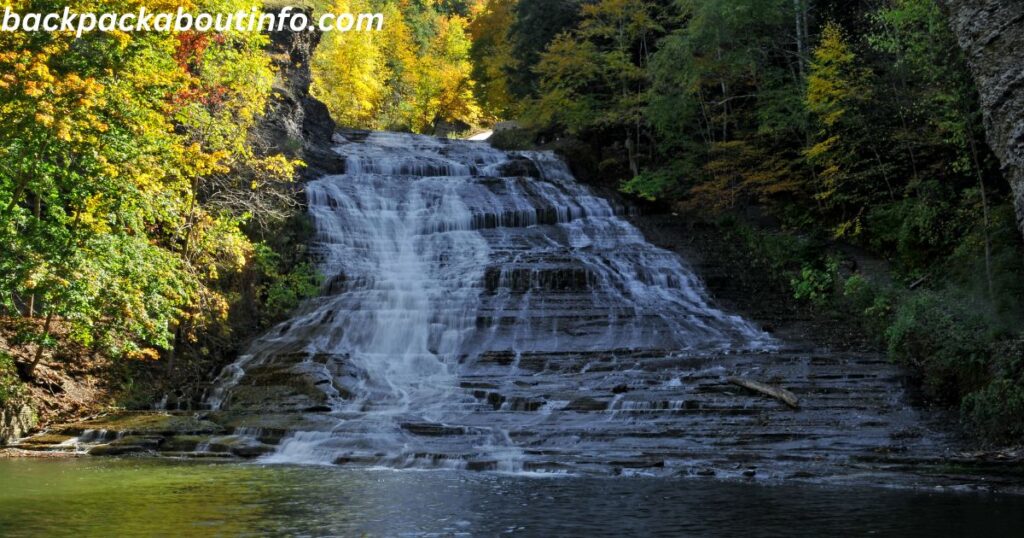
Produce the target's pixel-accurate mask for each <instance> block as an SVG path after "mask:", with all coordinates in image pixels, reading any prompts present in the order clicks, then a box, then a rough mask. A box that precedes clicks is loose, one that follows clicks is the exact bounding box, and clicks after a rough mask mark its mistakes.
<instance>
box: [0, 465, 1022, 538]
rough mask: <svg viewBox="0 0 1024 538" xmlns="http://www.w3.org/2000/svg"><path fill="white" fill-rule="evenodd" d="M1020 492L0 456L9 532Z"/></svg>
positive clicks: (859, 527) (882, 531) (685, 520)
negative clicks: (18, 458) (33, 459)
mask: <svg viewBox="0 0 1024 538" xmlns="http://www.w3.org/2000/svg"><path fill="white" fill-rule="evenodd" d="M1022 531H1024V498H1020V497H1013V496H999V495H992V494H976V493H950V492H936V491H911V490H893V489H871V488H852V489H851V488H845V487H835V486H809V485H784V486H765V485H758V484H753V483H738V482H717V481H711V480H707V481H705V480H677V479H665V478H642V477H631V478H624V477H619V478H582V477H564V476H563V477H523V476H505V475H498V474H482V473H461V472H442V471H402V472H399V471H383V470H382V471H373V470H363V471H354V470H349V469H342V468H333V467H292V466H260V465H226V464H199V463H175V462H161V461H149V460H99V459H79V460H60V461H16V460H8V461H3V460H0V535H3V536H52V535H77V536H138V535H145V536H153V535H181V536H237V535H263V534H277V535H282V534H283V535H293V536H353V535H354V536H495V535H505V534H508V535H516V536H564V535H583V536H637V535H640V536H737V535H757V536H794V535H808V536H823V535H829V534H831V535H841V536H852V535H867V534H877V535H895V534H898V535H918V536H948V535H954V536H957V535H972V536H1020V535H1021V532H1022Z"/></svg>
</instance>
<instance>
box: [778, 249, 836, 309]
mask: <svg viewBox="0 0 1024 538" xmlns="http://www.w3.org/2000/svg"><path fill="white" fill-rule="evenodd" d="M838 279H839V261H838V260H836V259H835V258H833V257H828V258H826V259H825V263H824V266H823V267H816V266H814V265H810V264H807V265H804V266H803V268H801V269H800V274H799V275H797V276H796V277H794V278H792V279H791V280H790V285H791V286H793V296H794V297H795V298H796V299H799V300H801V301H810V302H812V303H814V304H816V305H818V306H824V305H825V304H826V303H828V302H829V301H830V300H831V299H832V297H833V296H834V295H835V291H836V284H837V281H838Z"/></svg>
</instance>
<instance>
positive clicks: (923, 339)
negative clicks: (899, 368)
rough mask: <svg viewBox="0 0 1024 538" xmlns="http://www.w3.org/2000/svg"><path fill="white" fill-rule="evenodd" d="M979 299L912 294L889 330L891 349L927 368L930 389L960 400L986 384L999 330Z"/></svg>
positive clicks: (939, 397)
mask: <svg viewBox="0 0 1024 538" xmlns="http://www.w3.org/2000/svg"><path fill="white" fill-rule="evenodd" d="M978 312H979V310H978V307H977V305H972V304H970V303H969V302H966V301H964V300H963V298H959V297H954V296H950V295H946V294H941V293H937V292H932V291H922V292H918V293H915V294H912V295H911V296H909V297H908V298H907V300H905V301H904V302H903V303H902V304H900V305H899V307H898V308H897V309H896V312H895V317H894V320H893V323H892V325H891V326H890V327H889V328H888V330H887V331H886V340H887V341H888V346H889V353H890V355H891V356H892V358H893V359H894V360H896V361H898V362H900V363H901V364H904V365H906V366H909V367H911V368H913V369H914V370H915V371H918V372H920V373H921V375H922V377H923V381H924V388H925V392H926V394H927V395H928V396H929V397H930V398H932V399H933V400H935V401H938V402H943V403H954V404H955V403H958V402H959V401H960V400H961V399H962V398H963V397H964V396H966V395H967V394H969V393H970V392H972V391H973V390H976V389H977V388H979V387H981V386H983V384H984V382H985V379H986V378H987V376H988V371H987V368H988V359H989V349H988V346H989V343H990V342H991V341H992V338H993V334H992V329H991V328H990V325H989V323H987V320H986V319H985V318H984V317H983V316H982V315H981V314H979V313H978Z"/></svg>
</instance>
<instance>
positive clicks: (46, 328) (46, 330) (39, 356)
mask: <svg viewBox="0 0 1024 538" xmlns="http://www.w3.org/2000/svg"><path fill="white" fill-rule="evenodd" d="M52 322H53V310H51V311H50V312H49V313H47V314H46V321H44V322H43V337H42V340H40V342H39V344H38V345H37V346H36V355H35V357H34V358H33V359H32V364H30V365H28V370H27V371H26V372H25V375H26V376H27V377H28V378H29V379H31V378H32V376H34V375H35V373H36V367H37V366H39V363H40V362H42V361H43V351H44V350H45V349H46V347H45V346H44V345H43V344H44V342H45V341H46V339H47V338H49V337H50V324H51V323H52Z"/></svg>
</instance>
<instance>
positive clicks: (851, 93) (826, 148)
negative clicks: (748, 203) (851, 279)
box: [806, 24, 891, 236]
mask: <svg viewBox="0 0 1024 538" xmlns="http://www.w3.org/2000/svg"><path fill="white" fill-rule="evenodd" d="M868 77H869V73H868V72H867V71H866V70H865V69H864V68H862V67H861V66H860V65H859V64H858V62H857V56H856V54H854V52H853V51H852V50H851V48H850V46H849V45H848V44H847V42H846V38H845V37H844V36H843V33H842V30H841V29H840V28H839V26H837V25H835V24H828V25H826V26H825V29H824V30H823V31H822V34H821V41H820V43H819V44H818V47H817V48H815V50H814V57H813V60H812V61H811V65H810V74H809V75H808V78H807V98H806V103H807V109H808V110H809V111H810V112H811V114H812V115H813V116H814V117H815V119H816V120H817V122H818V124H819V126H820V132H819V134H818V137H817V141H816V142H815V143H814V144H813V145H812V146H811V147H809V148H808V149H807V152H806V155H807V159H808V161H810V162H811V163H812V164H814V165H815V166H816V167H817V172H818V178H819V181H820V187H819V191H818V193H817V195H816V198H817V199H818V200H819V201H821V202H822V203H824V204H825V205H826V207H828V208H829V209H833V210H836V211H838V212H839V213H840V217H839V219H840V222H839V225H838V226H837V227H836V230H835V235H836V236H844V235H848V234H850V235H856V234H858V233H860V231H861V227H862V218H863V216H864V211H865V209H866V206H867V205H868V203H869V202H870V201H871V200H870V199H871V197H873V196H874V195H876V193H877V191H876V190H875V188H874V187H875V185H872V184H870V183H868V182H867V181H865V178H866V176H867V174H866V173H865V167H866V164H865V163H866V161H867V160H866V159H865V158H864V157H862V154H861V151H862V150H863V149H864V148H866V147H871V144H870V143H867V142H866V141H867V136H868V133H867V130H866V126H865V125H864V123H863V121H862V120H863V117H862V116H861V115H860V109H861V107H862V106H864V104H865V103H868V102H869V101H870V98H871V85H870V82H869V79H868ZM890 193H891V191H890Z"/></svg>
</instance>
